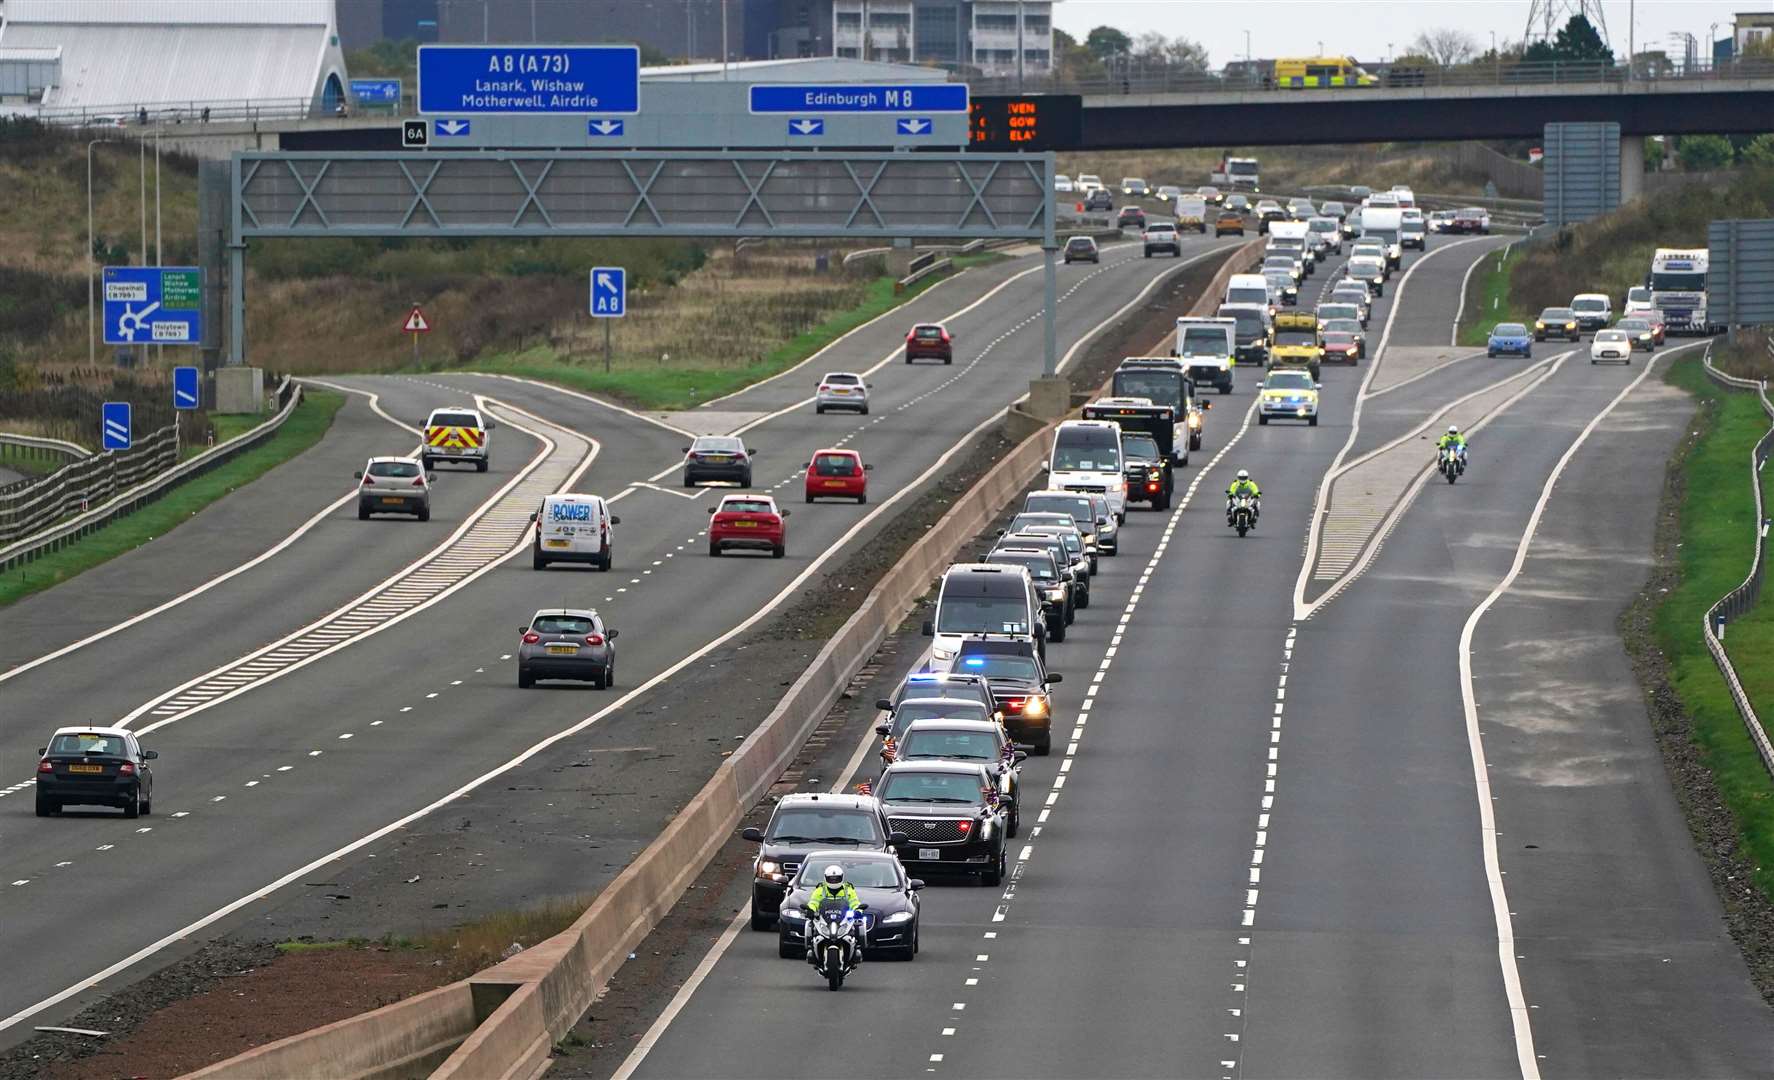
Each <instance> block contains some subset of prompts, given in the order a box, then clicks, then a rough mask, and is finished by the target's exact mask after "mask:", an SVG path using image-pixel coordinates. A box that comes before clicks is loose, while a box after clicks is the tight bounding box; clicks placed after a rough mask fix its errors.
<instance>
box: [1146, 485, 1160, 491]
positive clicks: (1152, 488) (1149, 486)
mask: <svg viewBox="0 0 1774 1080" xmlns="http://www.w3.org/2000/svg"><path fill="white" fill-rule="evenodd" d="M1146 490H1147V491H1148V492H1154V491H1157V490H1158V485H1157V484H1147V485H1146Z"/></svg>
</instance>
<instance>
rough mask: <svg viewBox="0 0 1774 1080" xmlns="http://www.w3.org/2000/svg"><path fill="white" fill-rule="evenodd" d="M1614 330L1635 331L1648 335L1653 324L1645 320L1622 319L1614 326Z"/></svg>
mask: <svg viewBox="0 0 1774 1080" xmlns="http://www.w3.org/2000/svg"><path fill="white" fill-rule="evenodd" d="M1614 329H1616V330H1631V331H1634V332H1637V333H1647V332H1649V331H1650V329H1651V324H1650V322H1649V321H1648V320H1645V319H1621V320H1620V321H1619V322H1617V323H1615V324H1614Z"/></svg>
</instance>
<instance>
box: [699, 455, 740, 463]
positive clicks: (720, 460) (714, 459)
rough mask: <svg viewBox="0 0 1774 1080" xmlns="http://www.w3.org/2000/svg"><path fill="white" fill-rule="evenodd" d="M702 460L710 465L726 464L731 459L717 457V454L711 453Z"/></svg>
mask: <svg viewBox="0 0 1774 1080" xmlns="http://www.w3.org/2000/svg"><path fill="white" fill-rule="evenodd" d="M702 460H704V461H706V462H708V463H709V464H710V465H725V464H727V462H729V461H732V460H733V459H732V458H729V457H717V456H715V455H712V454H711V455H709V456H708V457H705V458H703V459H702Z"/></svg>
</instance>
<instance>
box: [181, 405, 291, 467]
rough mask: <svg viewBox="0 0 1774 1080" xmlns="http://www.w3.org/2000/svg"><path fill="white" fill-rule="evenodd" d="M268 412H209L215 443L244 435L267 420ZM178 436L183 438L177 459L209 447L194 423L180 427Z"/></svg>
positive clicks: (186, 457)
mask: <svg viewBox="0 0 1774 1080" xmlns="http://www.w3.org/2000/svg"><path fill="white" fill-rule="evenodd" d="M270 418H271V417H270V414H268V413H210V414H209V427H210V428H211V429H213V430H214V431H215V433H216V445H217V446H220V445H222V444H223V443H225V442H227V441H228V440H229V439H232V438H234V437H235V436H236V435H244V434H245V433H246V432H249V431H251V430H252V429H253V428H256V427H258V426H259V425H260V424H263V423H264V422H265V421H266V420H269V419H270ZM180 433H181V435H180V437H181V438H183V439H184V440H185V442H184V443H183V444H181V445H180V446H179V460H181V461H185V460H188V459H190V458H194V457H196V456H197V455H198V454H201V453H203V452H204V451H205V450H208V449H209V445H208V442H207V440H206V439H205V438H204V434H205V433H204V432H202V431H197V430H196V428H195V425H190V424H187V425H186V426H185V427H183V428H181V429H180Z"/></svg>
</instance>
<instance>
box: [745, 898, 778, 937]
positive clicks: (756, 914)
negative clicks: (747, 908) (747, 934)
mask: <svg viewBox="0 0 1774 1080" xmlns="http://www.w3.org/2000/svg"><path fill="white" fill-rule="evenodd" d="M775 925H776V916H774V915H770V914H767V913H765V912H762V911H759V910H758V901H757V898H756V897H753V898H752V902H751V928H752V929H753V930H768V929H770V928H771V927H772V926H775Z"/></svg>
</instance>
